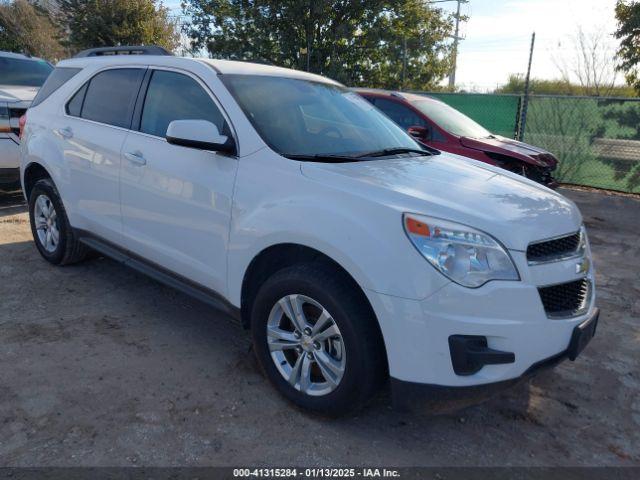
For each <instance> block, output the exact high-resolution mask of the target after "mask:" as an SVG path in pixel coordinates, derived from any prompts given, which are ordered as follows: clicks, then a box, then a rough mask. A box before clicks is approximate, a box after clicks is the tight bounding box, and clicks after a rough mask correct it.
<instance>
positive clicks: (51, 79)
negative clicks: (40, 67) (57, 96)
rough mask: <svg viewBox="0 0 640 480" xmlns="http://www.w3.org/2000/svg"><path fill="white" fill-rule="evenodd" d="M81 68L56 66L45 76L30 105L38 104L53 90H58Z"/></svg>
mask: <svg viewBox="0 0 640 480" xmlns="http://www.w3.org/2000/svg"><path fill="white" fill-rule="evenodd" d="M80 70H82V69H81V68H65V67H58V68H56V69H55V70H54V71H53V72H51V75H49V76H48V77H47V80H46V81H45V82H44V85H42V88H41V89H40V90H38V94H37V95H36V98H34V99H33V102H32V103H31V106H32V107H35V106H36V105H39V104H40V103H42V102H43V101H45V100H46V99H47V98H48V97H49V96H50V95H51V94H52V93H53V92H55V91H56V90H58V89H59V88H60V87H61V86H62V85H64V84H65V83H67V82H68V81H69V80H70V79H71V78H73V77H74V76H75V75H76V74H77V73H78V72H79V71H80Z"/></svg>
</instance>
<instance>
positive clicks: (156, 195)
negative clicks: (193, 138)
mask: <svg viewBox="0 0 640 480" xmlns="http://www.w3.org/2000/svg"><path fill="white" fill-rule="evenodd" d="M142 93H144V92H142ZM141 98H144V104H143V107H142V113H141V116H140V120H139V125H134V128H135V127H137V130H138V131H131V132H130V133H129V135H128V136H127V138H126V140H125V143H124V146H123V149H122V154H123V158H122V169H121V205H122V219H123V234H124V242H125V245H126V247H127V248H128V249H129V250H130V251H131V252H133V253H134V254H137V255H139V256H142V257H144V258H145V259H147V260H150V261H151V262H153V263H155V264H157V265H159V266H161V267H163V268H165V269H168V270H170V271H171V272H174V273H176V274H178V275H180V276H182V277H186V278H187V279H189V280H191V281H194V282H196V283H198V284H200V285H203V286H205V287H208V288H210V289H213V290H216V291H218V292H220V293H223V294H224V293H225V291H226V274H227V241H228V236H229V225H230V220H231V201H232V192H233V184H234V181H235V175H236V170H237V162H238V160H237V159H236V158H235V157H232V156H229V155H225V154H221V153H216V152H212V151H205V150H197V149H194V148H188V147H182V146H176V145H171V144H169V143H167V141H166V140H165V134H166V131H167V127H168V125H169V123H170V122H171V121H173V120H187V119H189V120H209V121H211V122H213V123H214V124H215V125H216V126H217V127H218V130H219V131H221V132H226V131H229V129H228V127H227V125H226V123H225V119H224V117H223V116H222V114H221V110H220V109H219V108H218V106H217V104H216V102H215V101H214V100H213V97H212V96H211V94H210V93H209V91H208V90H207V89H206V87H205V86H204V85H203V84H202V83H201V82H200V81H199V80H197V79H195V78H194V77H192V76H190V75H188V74H187V73H184V72H179V71H173V70H161V69H156V70H153V72H152V73H151V77H150V79H149V84H148V87H147V91H146V96H144V97H141ZM134 121H135V120H134Z"/></svg>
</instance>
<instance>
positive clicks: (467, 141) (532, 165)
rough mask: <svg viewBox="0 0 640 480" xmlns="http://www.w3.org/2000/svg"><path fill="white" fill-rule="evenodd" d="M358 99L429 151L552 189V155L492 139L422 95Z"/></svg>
mask: <svg viewBox="0 0 640 480" xmlns="http://www.w3.org/2000/svg"><path fill="white" fill-rule="evenodd" d="M356 92H358V93H359V94H360V95H361V96H363V97H364V98H366V99H367V100H368V101H370V102H371V103H373V104H374V105H375V106H376V107H377V108H379V109H380V110H382V111H383V112H384V113H385V114H386V115H387V116H388V117H390V118H391V119H392V120H393V121H394V122H396V123H397V124H398V125H400V126H401V127H402V128H404V129H406V130H407V131H408V132H409V133H410V134H411V135H412V136H413V137H414V138H415V139H416V140H418V141H419V142H420V143H422V144H424V145H427V146H429V147H433V148H436V149H438V150H443V151H445V152H450V153H455V154H458V155H462V156H465V157H469V158H473V159H475V160H480V161H483V162H486V163H489V164H491V165H497V166H499V167H502V168H505V169H507V170H509V171H512V172H516V173H518V174H520V175H524V176H525V177H527V178H529V179H531V180H534V181H536V182H538V183H542V184H543V185H546V186H548V187H554V186H555V184H556V182H555V180H554V179H553V177H552V175H551V174H552V172H553V171H554V170H555V169H556V166H557V164H558V160H557V159H556V157H554V156H553V154H551V153H549V152H547V151H546V150H543V149H541V148H538V147H534V146H532V145H528V144H526V143H523V142H518V141H517V140H512V139H510V138H505V137H501V136H499V135H494V134H492V133H491V132H489V131H488V130H487V129H485V128H484V127H482V126H481V125H479V124H478V123H476V122H475V121H474V120H472V119H470V118H469V117H467V116H466V115H464V114H462V113H460V112H459V111H458V110H456V109H454V108H452V107H450V106H449V105H447V104H446V103H443V102H441V101H439V100H436V99H434V98H431V97H427V96H424V95H416V94H411V93H400V92H389V91H384V90H363V89H357V90H356Z"/></svg>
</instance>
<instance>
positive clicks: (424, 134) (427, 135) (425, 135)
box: [407, 126, 431, 140]
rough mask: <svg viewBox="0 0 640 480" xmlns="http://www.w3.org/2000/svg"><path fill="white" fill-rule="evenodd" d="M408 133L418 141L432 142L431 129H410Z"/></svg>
mask: <svg viewBox="0 0 640 480" xmlns="http://www.w3.org/2000/svg"><path fill="white" fill-rule="evenodd" d="M407 132H408V133H409V135H411V136H412V137H413V138H415V139H416V140H431V129H430V128H429V127H419V126H414V127H409V128H408V129H407Z"/></svg>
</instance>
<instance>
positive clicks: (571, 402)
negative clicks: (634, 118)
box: [0, 190, 640, 466]
mask: <svg viewBox="0 0 640 480" xmlns="http://www.w3.org/2000/svg"><path fill="white" fill-rule="evenodd" d="M563 193H565V194H566V195H568V196H569V197H571V198H572V199H574V200H575V201H576V202H577V203H578V205H579V206H580V208H581V210H582V212H583V214H584V217H585V221H586V224H587V226H588V228H589V233H590V237H591V242H592V248H593V251H594V256H595V265H596V268H597V271H598V275H597V282H598V294H599V306H600V307H601V308H602V315H601V318H600V325H599V327H598V333H597V335H596V337H595V338H594V340H593V341H592V343H591V344H590V345H589V346H588V347H587V349H586V350H585V351H584V352H583V354H582V355H581V356H580V358H579V359H578V360H577V361H576V362H565V363H562V364H561V365H559V366H558V367H556V368H555V369H553V370H548V371H545V372H543V373H541V374H540V375H538V376H537V377H535V378H534V379H533V380H532V381H531V382H530V383H528V384H522V385H520V386H518V387H516V388H514V389H511V390H509V391H507V392H505V393H503V394H501V395H499V396H498V397H495V398H493V399H491V400H489V401H488V402H486V403H484V404H482V405H479V406H475V407H470V408H467V409H465V410H463V411H460V412H458V413H456V414H450V415H441V416H429V415H427V414H415V413H414V414H401V413H398V412H395V411H393V410H391V408H390V407H389V402H388V397H387V396H386V395H385V394H381V395H380V396H379V398H377V399H376V400H375V401H374V402H372V404H371V405H370V406H369V407H368V408H366V409H365V410H363V411H361V412H359V413H358V414H357V415H354V416H351V417H347V418H343V419H339V420H328V419H323V418H318V417H314V416H311V415H308V414H305V413H303V412H300V411H298V410H296V409H294V408H293V407H292V406H291V405H289V404H288V403H286V402H285V401H284V400H282V399H281V398H280V397H279V396H278V395H277V394H276V392H275V391H274V390H273V389H272V388H271V387H270V385H269V384H268V383H267V382H266V380H265V379H264V378H263V377H262V376H261V374H260V373H259V372H258V369H257V367H256V364H255V362H254V359H253V357H252V355H251V353H250V351H249V337H248V335H247V334H246V333H245V332H244V331H243V330H242V329H241V328H240V327H239V326H238V325H236V324H234V323H233V321H232V320H231V319H229V318H227V317H225V316H224V315H222V314H220V313H218V312H216V311H215V310H212V309H211V308H209V307H207V306H205V305H203V304H201V303H198V302H197V301H195V300H192V299H190V298H188V297H186V296H184V295H182V294H180V293H178V292H176V291H174V290H172V289H170V288H167V287H164V286H162V285H159V284H158V283H155V282H153V281H151V280H148V279H147V278H145V277H143V276H141V275H139V274H137V273H134V272H132V271H130V270H128V269H126V268H125V267H122V266H120V265H118V264H116V263H114V262H112V261H110V260H107V259H95V260H91V261H88V262H85V263H83V264H80V265H77V266H71V267H65V268H57V267H53V266H51V265H49V264H48V263H46V262H45V261H44V260H42V259H41V258H40V256H39V255H38V253H37V252H36V249H35V247H34V245H33V243H32V240H31V234H30V232H29V228H28V219H27V214H26V213H25V211H26V209H25V208H24V205H23V204H22V198H21V195H20V194H12V195H2V196H0V465H2V466H107V465H108V466H129V465H148V466H167V465H176V466H183V465H184V466H210V465H262V464H267V465H273V466H285V465H292V464H294V465H299V466H303V465H314V466H321V465H322V466H327V465H346V464H348V465H354V466H356V465H394V466H422V465H431V466H446V465H458V466H464V465H495V466H498V465H500V466H503V465H543V466H549V465H563V466H565V465H566V466H575V465H619V466H625V465H636V466H637V465H640V394H639V391H640V390H639V387H640V373H639V372H640V348H639V347H640V324H639V319H640V282H639V281H638V280H639V278H640V277H639V274H638V270H639V269H640V242H638V237H639V234H640V200H638V199H636V198H632V197H621V196H614V195H605V194H601V193H595V192H584V191H572V190H564V191H563Z"/></svg>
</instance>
